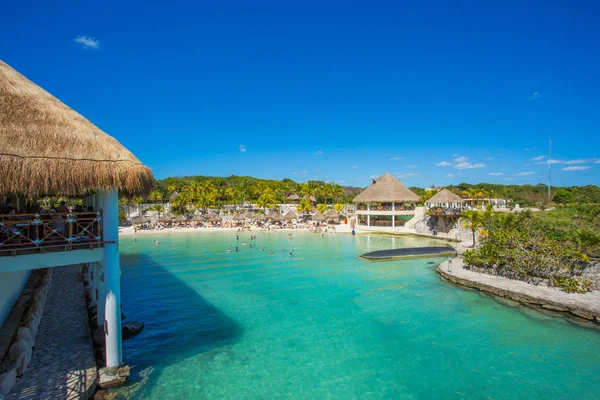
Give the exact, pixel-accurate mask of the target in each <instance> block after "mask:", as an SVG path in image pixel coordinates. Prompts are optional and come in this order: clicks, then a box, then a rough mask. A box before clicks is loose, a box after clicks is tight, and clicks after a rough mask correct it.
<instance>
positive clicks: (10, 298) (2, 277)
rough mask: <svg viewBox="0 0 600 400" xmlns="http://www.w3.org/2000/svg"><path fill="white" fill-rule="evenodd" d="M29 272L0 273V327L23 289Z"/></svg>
mask: <svg viewBox="0 0 600 400" xmlns="http://www.w3.org/2000/svg"><path fill="white" fill-rule="evenodd" d="M30 273H31V270H29V271H16V272H0V326H2V324H4V320H5V319H6V317H7V316H8V313H10V310H11V309H12V307H13V305H14V304H15V303H16V301H17V299H18V298H19V295H20V294H21V292H22V291H23V287H25V283H26V282H27V278H29V274H30Z"/></svg>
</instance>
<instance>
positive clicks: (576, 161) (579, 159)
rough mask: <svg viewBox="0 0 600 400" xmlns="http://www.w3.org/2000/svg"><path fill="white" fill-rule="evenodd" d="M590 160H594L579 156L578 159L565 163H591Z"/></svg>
mask: <svg viewBox="0 0 600 400" xmlns="http://www.w3.org/2000/svg"><path fill="white" fill-rule="evenodd" d="M589 162H592V160H585V159H583V158H578V159H577V160H569V161H566V162H565V164H567V165H571V164H586V163H589Z"/></svg>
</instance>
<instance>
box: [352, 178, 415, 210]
mask: <svg viewBox="0 0 600 400" xmlns="http://www.w3.org/2000/svg"><path fill="white" fill-rule="evenodd" d="M352 201H353V202H354V203H371V202H373V203H391V202H402V201H419V196H418V195H417V194H415V193H414V192H413V191H411V190H410V189H409V188H407V187H406V186H404V185H403V184H402V182H400V181H399V180H398V179H396V178H394V177H393V176H392V175H390V174H388V173H387V172H386V173H385V174H383V175H381V176H380V177H379V179H376V180H373V183H372V184H371V185H370V186H369V187H368V188H366V189H365V190H363V191H362V192H361V193H360V194H359V195H358V196H356V197H355V198H354V200H352Z"/></svg>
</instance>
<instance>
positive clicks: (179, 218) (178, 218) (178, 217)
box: [173, 215, 188, 222]
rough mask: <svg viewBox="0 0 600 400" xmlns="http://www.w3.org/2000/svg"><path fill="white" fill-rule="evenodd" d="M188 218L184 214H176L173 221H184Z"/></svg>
mask: <svg viewBox="0 0 600 400" xmlns="http://www.w3.org/2000/svg"><path fill="white" fill-rule="evenodd" d="M187 220H188V219H187V217H186V216H185V215H178V216H176V217H175V219H174V220H173V221H175V222H186V221H187Z"/></svg>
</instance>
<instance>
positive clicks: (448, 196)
mask: <svg viewBox="0 0 600 400" xmlns="http://www.w3.org/2000/svg"><path fill="white" fill-rule="evenodd" d="M463 202H464V200H463V199H461V198H460V197H459V196H458V195H456V194H454V193H452V192H451V191H449V190H448V189H442V190H440V191H439V192H437V193H436V194H434V195H433V196H432V197H431V198H430V199H429V200H427V201H426V202H425V203H426V204H436V203H463Z"/></svg>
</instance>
